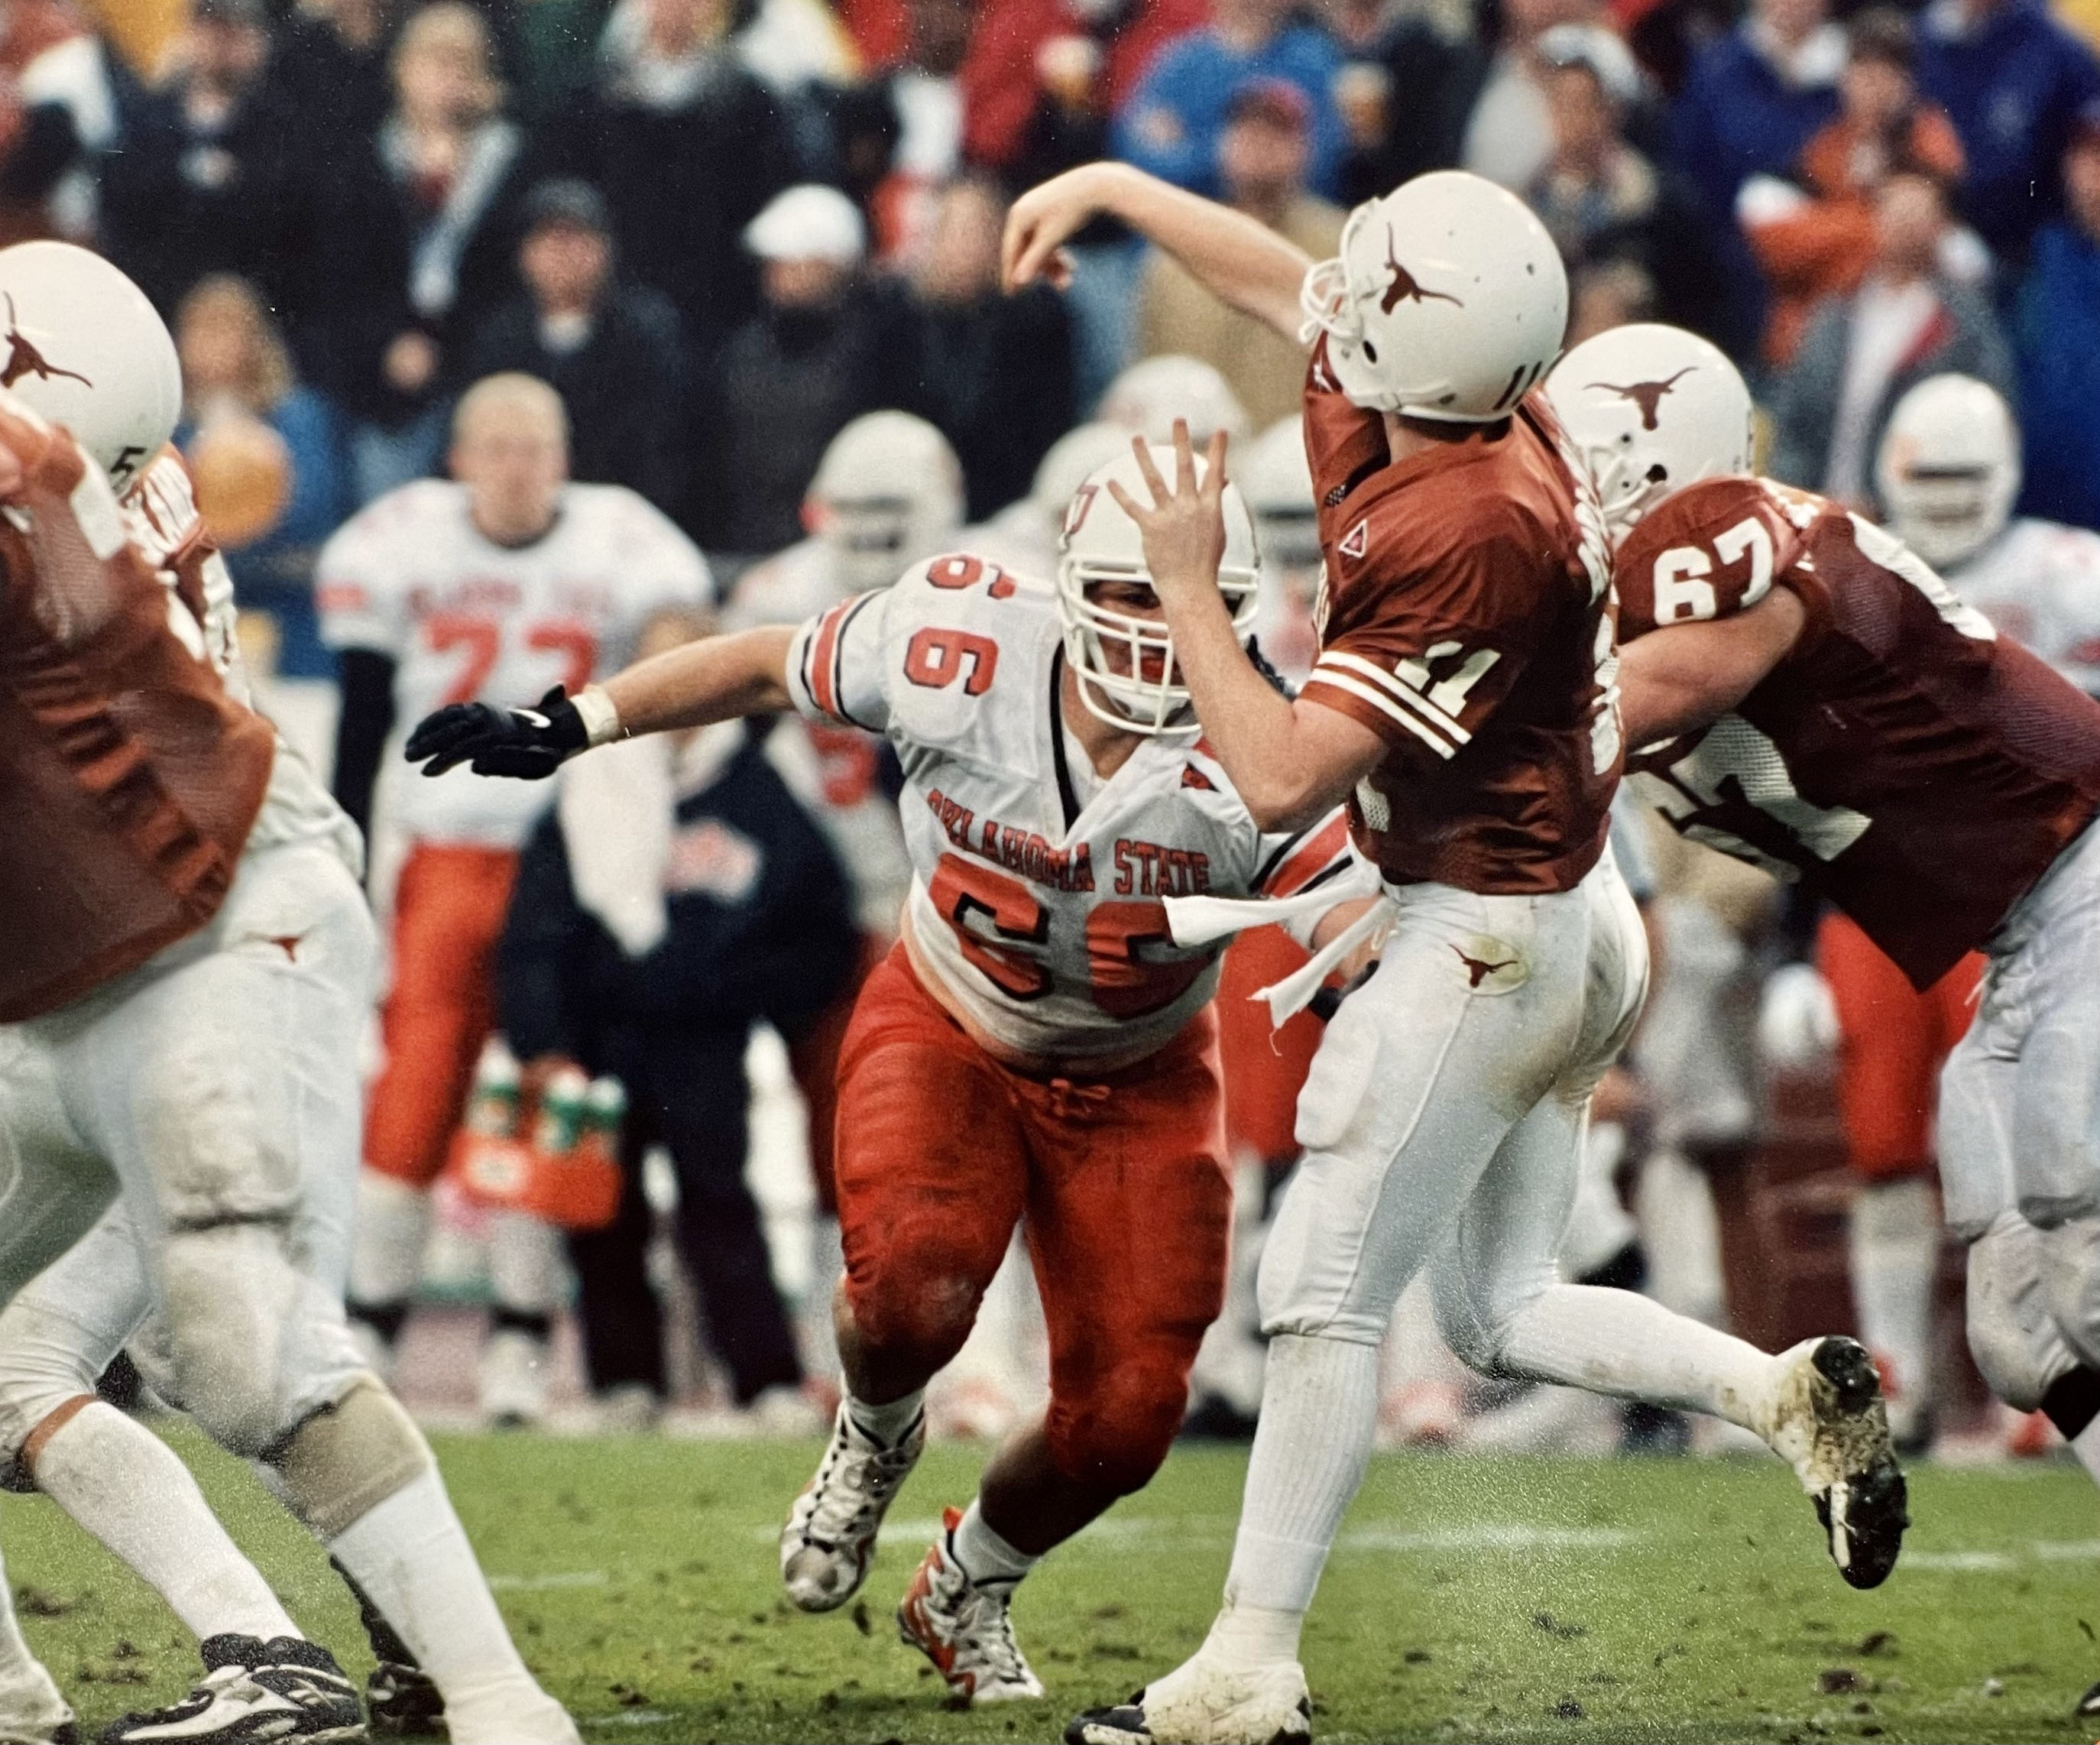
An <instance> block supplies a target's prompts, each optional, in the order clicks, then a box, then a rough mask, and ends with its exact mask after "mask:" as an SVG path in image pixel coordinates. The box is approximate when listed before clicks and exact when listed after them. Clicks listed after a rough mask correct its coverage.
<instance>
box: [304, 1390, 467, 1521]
mask: <svg viewBox="0 0 2100 1745" xmlns="http://www.w3.org/2000/svg"><path fill="white" fill-rule="evenodd" d="M267 1459H268V1460H269V1461H270V1464H271V1465H272V1466H274V1467H276V1469H277V1471H278V1473H279V1474H280V1476H281V1477H282V1478H283V1479H284V1481H285V1500H287V1501H288V1502H289V1504H291V1506H292V1509H293V1513H296V1514H297V1515H298V1517H299V1518H300V1519H301V1520H302V1521H303V1522H306V1524H307V1526H308V1527H310V1528H311V1529H312V1531H314V1533H315V1535H318V1536H319V1537H320V1539H321V1540H323V1541H324V1542H325V1541H327V1540H332V1539H334V1538H336V1537H337V1535H340V1534H342V1532H344V1531H346V1530H347V1529H348V1528H349V1527H351V1526H352V1525H354V1524H355V1522H358V1521H360V1520H361V1519H362V1518H363V1517H364V1516H365V1515H366V1514H367V1513H369V1512H370V1511H371V1510H372V1509H376V1508H377V1506H378V1505H379V1504H382V1503H383V1502H385V1501H386V1499H387V1498H388V1497H390V1496H391V1495H394V1494H395V1491H399V1490H401V1489H402V1488H403V1487H405V1486H407V1485H408V1484H411V1483H412V1482H414V1481H415V1480H416V1479H417V1478H421V1476H422V1475H423V1474H424V1473H426V1472H429V1471H430V1470H431V1469H432V1468H434V1467H435V1465H436V1464H437V1462H436V1460H435V1457H434V1456H432V1455H431V1453H430V1444H429V1443H428V1442H425V1441H424V1440H423V1434H422V1432H421V1430H419V1429H417V1428H416V1425H415V1421H414V1420H412V1418H410V1417H409V1416H408V1411H406V1409H405V1408H404V1407H403V1406H402V1404H401V1403H400V1402H399V1400H397V1399H396V1398H395V1397H394V1396H393V1394H391V1393H390V1392H389V1391H388V1390H387V1389H386V1385H385V1384H384V1383H383V1382H382V1381H380V1380H379V1378H378V1377H377V1376H360V1377H358V1379H357V1380H356V1381H354V1382H352V1383H351V1387H350V1390H349V1391H348V1392H347V1393H346V1394H344V1395H343V1396H342V1398H340V1399H338V1400H337V1401H336V1403H334V1404H333V1406H329V1407H324V1408H323V1409H322V1410H321V1411H317V1412H315V1414H314V1415H313V1416H311V1417H310V1418H308V1419H307V1420H306V1422H305V1423H303V1424H302V1425H299V1427H298V1429H296V1430H294V1431H293V1433H292V1434H291V1435H290V1436H289V1437H288V1438H285V1440H284V1442H282V1443H281V1444H280V1446H278V1447H275V1448H272V1449H271V1450H270V1451H269V1453H268V1455H267Z"/></svg>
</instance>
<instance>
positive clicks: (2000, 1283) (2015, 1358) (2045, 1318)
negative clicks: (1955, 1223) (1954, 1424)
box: [1967, 1219, 2076, 1411]
mask: <svg viewBox="0 0 2100 1745" xmlns="http://www.w3.org/2000/svg"><path fill="white" fill-rule="evenodd" d="M2035 1240H2036V1232H2035V1231H2033V1230H2029V1229H2027V1228H2025V1227H2024V1226H2021V1225H2020V1224H2019V1223H2018V1222H2017V1221H2016V1220H2012V1219H2001V1221H2000V1222H1999V1223H1998V1225H1996V1226H1994V1227H1993V1228H1992V1230H1991V1231H1990V1232H1989V1233H1988V1235H1985V1236H1983V1238H1981V1239H1979V1240H1978V1241H1977V1242H1976V1243H1975V1244H1974V1245H1972V1246H1971V1248H1970V1251H1969V1292H1968V1315H1967V1323H1968V1326H1967V1331H1968V1336H1969V1354H1970V1356H1971V1357H1973V1358H1974V1359H1975V1361H1976V1368H1977V1371H1978V1372H1979V1373H1980V1374H1981V1375H1982V1376H1983V1381H1984V1382H1985V1384H1986V1385H1988V1387H1989V1388H1990V1389H1991V1392H1992V1394H1995V1395H1996V1397H1997V1398H2000V1399H2001V1400H2003V1401H2004V1402H2005V1403H2006V1404H2007V1405H2008V1406H2010V1407H2013V1409H2014V1411H2034V1410H2036V1408H2037V1407H2039V1406H2040V1404H2041V1401H2042V1396H2043V1395H2044V1394H2046V1393H2047V1392H2048V1391H2049V1385H2050V1384H2051V1383H2052V1382H2054V1381H2056V1380H2057V1378H2058V1376H2062V1375H2063V1374H2064V1373H2065V1372H2067V1371H2068V1370H2070V1369H2071V1367H2074V1365H2075V1363H2076V1359H2075V1358H2073V1357H2072V1355H2071V1351H2070V1350H2069V1348H2068V1347H2067V1346H2066V1345H2065V1344H2064V1342H2063V1339H2062V1337H2061V1336H2059V1335H2058V1332H2057V1329H2056V1326H2055V1323H2054V1321H2053V1320H2052V1319H2050V1317H2049V1314H2047V1312H2046V1310H2045V1308H2044V1306H2043V1304H2042V1302H2041V1301H2040V1288H2039V1283H2038V1280H2037V1279H2036V1272H2035V1266H2034V1262H2035V1256H2034V1255H2033V1252H2032V1244H2034V1242H2035Z"/></svg>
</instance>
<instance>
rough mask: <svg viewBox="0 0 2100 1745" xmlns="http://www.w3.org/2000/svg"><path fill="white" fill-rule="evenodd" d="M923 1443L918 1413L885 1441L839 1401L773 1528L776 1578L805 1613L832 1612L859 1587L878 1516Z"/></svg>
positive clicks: (870, 1553) (886, 1508)
mask: <svg viewBox="0 0 2100 1745" xmlns="http://www.w3.org/2000/svg"><path fill="white" fill-rule="evenodd" d="M925 1446H926V1415H925V1414H924V1412H923V1411H922V1412H921V1413H920V1415H919V1416H917V1417H916V1418H915V1419H913V1420H912V1421H911V1429H908V1430H907V1431H906V1432H905V1433H904V1434H903V1436H902V1438H899V1439H898V1442H897V1443H896V1444H895V1445H894V1446H893V1447H885V1446H884V1445H883V1444H882V1443H880V1442H877V1441H876V1439H875V1438H873V1437H872V1436H871V1435H869V1434H867V1431H866V1430H864V1429H862V1428H861V1427H860V1425H858V1424H856V1423H855V1422H854V1419H853V1415H852V1413H851V1412H849V1411H848V1410H847V1409H846V1405H845V1402H844V1401H840V1404H839V1412H838V1417H837V1420H836V1422H835V1423H834V1425H833V1426H832V1440H831V1442H830V1445H829V1446H828V1447H826V1448H825V1450H824V1458H823V1460H821V1461H820V1462H819V1463H818V1466H817V1476H816V1477H815V1478H812V1479H811V1480H810V1482H809V1483H808V1484H807V1485H806V1486H805V1487H804V1488H803V1491H802V1494H801V1495H800V1496H798V1497H796V1499H795V1506H794V1507H793V1508H792V1509H790V1510H788V1512H787V1526H784V1527H783V1528H782V1529H781V1530H780V1579H781V1582H782V1584H783V1585H784V1586H785V1587H786V1588H787V1597H788V1598H789V1599H791V1600H792V1601H794V1602H795V1603H796V1605H797V1606H800V1607H801V1609H802V1610H804V1611H805V1612H827V1611H832V1610H836V1609H837V1608H838V1607H839V1606H843V1605H845V1602H846V1601H848V1600H849V1599H851V1598H852V1597H854V1594H856V1593H858V1592H859V1591H860V1584H861V1583H862V1581H863V1580H865V1579H867V1566H868V1565H869V1564H870V1563H871V1562H873V1561H874V1558H875V1536H876V1534H877V1533H878V1532H880V1531H881V1528H882V1517H883V1516H884V1515H885V1514H886V1513H889V1505H890V1503H891V1501H892V1500H893V1499H894V1498H895V1496H896V1495H897V1492H898V1487H901V1486H902V1484H903V1482H904V1481H905V1479H906V1478H908V1477H909V1476H910V1475H911V1469H912V1468H913V1467H915V1466H916V1465H917V1464H919V1456H920V1452H921V1451H923V1450H924V1447H925Z"/></svg>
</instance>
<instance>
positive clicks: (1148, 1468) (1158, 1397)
mask: <svg viewBox="0 0 2100 1745" xmlns="http://www.w3.org/2000/svg"><path fill="white" fill-rule="evenodd" d="M1188 1407H1189V1379H1188V1370H1187V1367H1186V1366H1185V1365H1184V1366H1182V1367H1180V1368H1179V1369H1176V1368H1175V1367H1173V1366H1171V1365H1167V1364H1158V1365H1154V1364H1142V1363H1126V1364H1123V1365H1121V1366H1119V1367H1118V1369H1117V1370H1116V1372H1115V1373H1114V1375H1113V1376H1112V1377H1111V1378H1110V1380H1108V1381H1105V1383H1103V1384H1102V1385H1101V1386H1100V1387H1098V1388H1096V1389H1094V1390H1092V1392H1091V1393H1090V1394H1087V1396H1086V1397H1085V1398H1081V1399H1076V1400H1058V1399H1055V1398H1053V1399H1052V1401H1051V1403H1050V1418H1049V1425H1048V1430H1049V1438H1050V1457H1051V1459H1052V1460H1054V1461H1055V1462H1056V1463H1057V1469H1058V1471H1060V1472H1061V1473H1063V1474H1064V1475H1065V1477H1066V1478H1070V1479H1072V1480H1074V1482H1078V1483H1081V1484H1085V1485H1091V1486H1096V1487H1099V1488H1101V1489H1102V1490H1104V1491H1110V1492H1112V1493H1113V1494H1114V1495H1117V1496H1127V1495H1130V1493H1131V1492H1132V1491H1141V1490H1143V1489H1144V1488H1145V1486H1146V1485H1147V1484H1148V1483H1149V1482H1151V1478H1152V1475H1153V1474H1154V1473H1156V1472H1158V1470H1159V1469H1160V1468H1161V1466H1162V1465H1163V1464H1165V1463H1166V1460H1167V1452H1168V1451H1169V1450H1170V1449H1171V1448H1172V1447H1173V1446H1174V1438H1175V1436H1176V1434H1177V1433H1178V1432H1179V1431H1180V1428H1181V1420H1182V1418H1183V1417H1184V1416H1185V1415H1186V1413H1187V1411H1188Z"/></svg>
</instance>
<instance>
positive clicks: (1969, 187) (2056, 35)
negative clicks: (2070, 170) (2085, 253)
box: [1917, 0, 2100, 261]
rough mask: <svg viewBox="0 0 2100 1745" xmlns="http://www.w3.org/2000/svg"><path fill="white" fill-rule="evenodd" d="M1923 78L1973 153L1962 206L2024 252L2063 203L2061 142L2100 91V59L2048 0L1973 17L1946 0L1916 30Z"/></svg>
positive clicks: (2005, 252) (1990, 237)
mask: <svg viewBox="0 0 2100 1745" xmlns="http://www.w3.org/2000/svg"><path fill="white" fill-rule="evenodd" d="M1917 81H1918V85H1919V87H1920V88H1921V90H1922V91H1924V92H1925V93H1926V95H1927V96H1929V97H1930V98H1931V99H1933V100H1934V101H1935V103H1937V104H1939V105H1940V106H1941V107H1942V108H1944V109H1945V110H1946V111H1947V113H1948V116H1949V117H1951V118H1952V121H1953V122H1954V128H1955V131H1956V132H1957V133H1958V134H1960V135H1961V149H1962V150H1963V151H1964V152H1965V153H1967V155H1968V158H1969V172H1968V175H1966V176H1965V178H1964V179H1963V183H1962V198H1961V206H1962V211H1963V214H1964V215H1965V217H1966V218H1967V219H1968V220H1969V222H1970V223H1972V224H1974V226H1975V227H1976V229H1977V230H1978V231H1979V232H1980V233H1981V235H1982V236H1983V240H1984V241H1986V242H1988V243H1989V244H1990V245H1991V246H1992V249H1994V250H1996V251H1997V253H1998V254H2000V255H2001V256H2004V257H2005V258H2009V259H2011V260H2014V261H2018V259H2020V258H2022V257H2023V256H2024V255H2025V254H2026V253H2027V241H2028V239H2029V238H2030V237H2031V236H2033V234H2034V232H2035V231H2036V228H2037V227H2039V226H2040V225H2042V224H2044V223H2047V222H2048V221H2049V220H2050V219H2053V218H2054V217H2056V216H2057V215H2058V214H2059V213H2061V212H2062V211H2063V176H2062V171H2061V169H2060V164H2061V161H2062V159H2063V148H2064V143H2065V141H2066V140H2067V139H2069V138H2070V135H2071V122H2072V121H2074V120H2075V119H2076V117H2077V114H2078V112H2079V110H2080V108H2083V107H2084V106H2085V104H2088V103H2089V102H2091V101H2092V100H2093V99H2094V98H2095V97H2096V96H2100V63H2096V62H2095V61H2094V60H2093V51H2091V50H2090V49H2089V48H2088V47H2086V46H2085V44H2084V43H2083V42H2080V40H2079V39H2078V38H2076V37H2075V36H2073V35H2072V34H2071V32H2069V31H2068V30H2067V29H2064V27H2063V25H2062V24H2058V23H2057V21H2056V20H2054V19H2053V18H2051V17H2050V16H2049V9H2048V7H2046V6H2045V4H2044V3H2043V0H1999V4H1998V5H1997V6H1996V7H1995V8H1993V9H1992V10H1991V11H1987V12H1986V13H1985V14H1984V15H1983V18H1982V19H1980V20H1978V21H1976V22H1975V23H1974V24H1967V25H1965V24H1964V21H1963V17H1962V14H1961V11H1959V10H1958V9H1957V7H1956V6H1955V5H1953V4H1952V0H1940V3H1939V4H1938V5H1936V6H1935V7H1932V8H1931V10H1930V11H1928V12H1927V13H1926V15H1925V28H1924V29H1922V30H1921V31H1920V32H1919V33H1918V63H1917Z"/></svg>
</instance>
